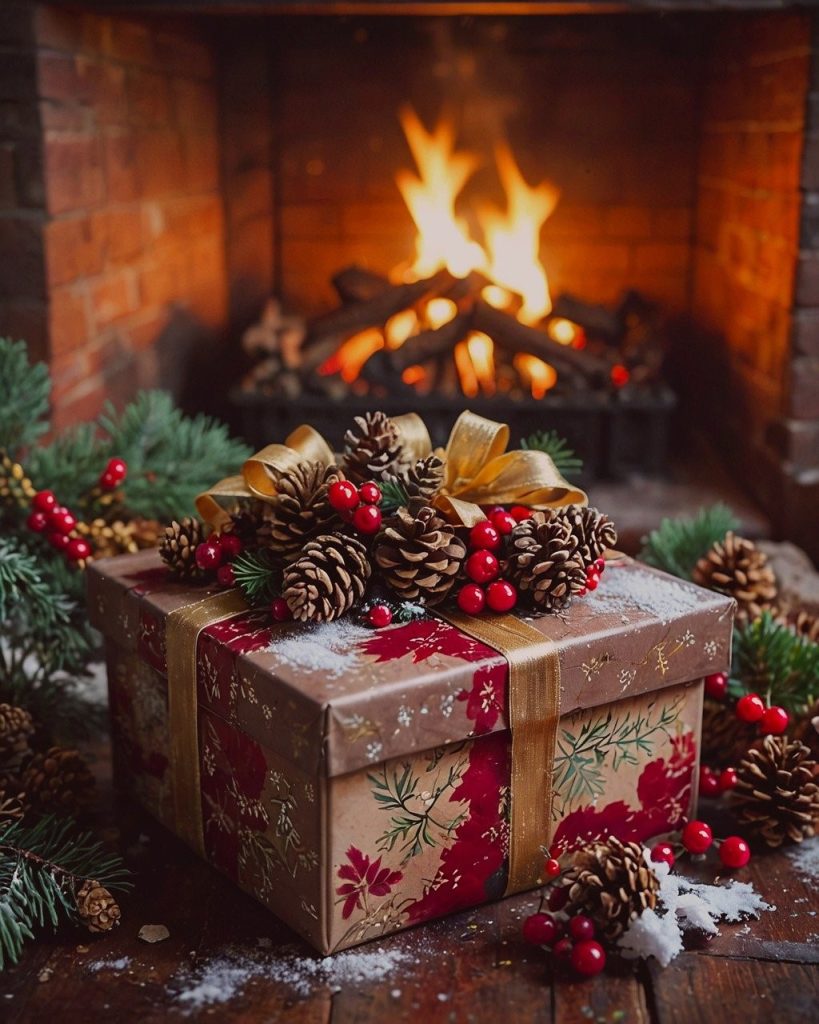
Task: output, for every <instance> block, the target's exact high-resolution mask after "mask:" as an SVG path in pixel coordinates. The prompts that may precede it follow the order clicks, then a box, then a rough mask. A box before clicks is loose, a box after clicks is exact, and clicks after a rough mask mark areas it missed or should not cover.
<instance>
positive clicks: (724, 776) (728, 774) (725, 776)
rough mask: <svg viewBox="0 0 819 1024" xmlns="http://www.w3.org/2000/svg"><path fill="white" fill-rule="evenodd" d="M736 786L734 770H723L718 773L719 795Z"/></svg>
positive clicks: (735, 772)
mask: <svg viewBox="0 0 819 1024" xmlns="http://www.w3.org/2000/svg"><path fill="white" fill-rule="evenodd" d="M736 784H737V770H736V768H723V769H722V771H721V772H720V773H719V791H720V793H727V792H728V790H729V789H733V788H734V786H736Z"/></svg>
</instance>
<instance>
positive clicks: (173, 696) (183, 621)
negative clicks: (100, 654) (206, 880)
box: [165, 590, 247, 857]
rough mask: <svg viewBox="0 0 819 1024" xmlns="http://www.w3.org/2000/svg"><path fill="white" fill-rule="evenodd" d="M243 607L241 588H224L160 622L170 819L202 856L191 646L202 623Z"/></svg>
mask: <svg viewBox="0 0 819 1024" xmlns="http://www.w3.org/2000/svg"><path fill="white" fill-rule="evenodd" d="M244 611H247V602H246V601H245V600H244V598H243V597H242V595H241V593H240V592H239V591H238V590H228V591H225V592H223V593H221V594H214V595H212V596H211V597H206V598H204V599H203V600H201V601H196V602H194V603H193V604H188V605H185V606H184V607H182V608H176V609H174V611H172V612H170V614H169V615H168V617H167V620H166V623H165V649H166V651H167V662H168V724H169V729H170V744H171V749H170V754H171V757H170V769H171V795H172V798H173V808H174V821H175V823H176V831H177V834H178V835H179V837H180V838H181V839H184V840H185V842H186V843H188V844H189V845H190V846H192V847H193V849H194V850H196V852H197V853H198V854H200V856H202V857H204V856H205V837H204V831H203V826H202V786H201V780H200V777H199V728H198V718H199V715H198V709H197V700H196V648H197V644H198V642H199V634H200V633H201V632H202V630H203V629H207V627H208V626H212V625H213V624H214V623H215V622H219V621H221V620H222V619H229V618H231V617H232V616H234V615H239V614H240V613H241V612H244Z"/></svg>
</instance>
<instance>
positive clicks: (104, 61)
mask: <svg viewBox="0 0 819 1024" xmlns="http://www.w3.org/2000/svg"><path fill="white" fill-rule="evenodd" d="M34 32H35V43H36V79H37V95H38V97H39V114H40V118H41V122H42V132H43V134H42V147H43V149H42V152H43V161H44V168H45V183H46V189H45V223H44V227H43V244H44V256H45V260H44V265H45V276H46V284H47V289H48V336H49V345H50V360H51V366H52V370H53V373H54V378H55V388H54V394H53V404H54V409H55V422H56V425H57V426H60V425H61V424H63V423H68V422H73V421H76V420H78V419H85V418H86V417H88V416H90V415H93V414H94V413H95V412H96V411H97V410H98V409H99V408H100V406H101V404H102V402H103V401H104V400H105V399H106V398H113V399H114V400H116V401H122V400H124V399H125V398H127V397H129V396H130V395H131V394H132V393H133V392H134V391H135V390H136V389H137V388H139V387H143V386H151V385H155V384H161V385H163V386H170V387H171V388H178V387H179V386H180V385H181V374H182V373H183V372H184V362H185V360H186V357H189V356H190V355H191V353H192V350H193V349H194V348H196V347H197V346H198V345H200V344H201V343H202V342H203V340H205V339H206V338H207V337H208V336H209V335H211V334H212V333H213V332H214V331H215V330H217V329H220V328H222V327H223V326H224V323H225V319H226V311H227V291H226V278H225V251H224V215H223V206H222V197H221V191H220V148H219V127H218V99H217V87H216V74H215V68H214V61H213V57H212V54H211V47H210V45H209V44H208V42H207V41H206V39H204V38H203V37H199V36H198V35H197V33H196V31H195V30H193V29H192V28H191V27H190V26H188V27H186V28H184V29H182V28H180V27H177V26H175V25H173V24H170V23H166V22H152V21H144V22H137V21H131V20H128V19H126V18H119V17H106V16H101V15H95V14H90V13H82V14H79V13H76V12H59V11H58V10H56V9H53V8H49V7H45V6H41V7H38V8H37V10H36V12H35V20H34Z"/></svg>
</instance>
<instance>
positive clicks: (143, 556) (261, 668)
mask: <svg viewBox="0 0 819 1024" xmlns="http://www.w3.org/2000/svg"><path fill="white" fill-rule="evenodd" d="M88 588H89V609H90V615H91V620H92V623H93V624H94V625H95V626H96V627H97V628H98V629H99V630H101V631H102V632H103V633H104V634H105V635H106V636H107V637H108V638H109V639H110V640H112V641H113V642H115V643H116V644H118V645H119V646H120V647H122V648H125V649H127V650H135V651H136V652H137V653H138V654H139V656H140V657H141V658H143V659H144V660H146V661H148V662H149V663H150V664H151V665H153V667H154V668H155V669H156V670H157V672H159V673H160V674H165V672H166V668H165V622H166V619H167V616H168V614H169V613H170V612H172V611H174V610H175V609H178V608H181V607H183V606H185V605H189V604H191V603H193V602H195V601H200V600H202V599H203V598H204V597H207V596H208V595H211V594H215V593H217V592H218V591H217V590H216V589H214V588H208V587H202V586H196V585H192V584H182V583H179V582H174V581H173V580H172V579H171V578H170V577H169V576H168V574H167V573H166V571H165V570H164V567H163V566H162V563H161V561H160V559H159V556H158V554H157V553H156V552H153V551H152V552H140V553H138V554H135V555H122V556H119V557H117V558H109V559H102V560H99V561H96V562H93V563H92V564H91V565H90V566H89V569H88ZM734 608H735V603H734V601H733V600H731V599H729V598H726V597H724V596H722V595H720V594H716V593H713V592H711V591H708V590H703V589H702V588H700V587H696V586H694V585H693V584H691V583H688V582H684V581H681V580H678V579H676V578H674V577H671V576H668V575H667V574H665V573H662V572H659V571H658V570H655V569H652V568H649V567H648V566H645V565H642V564H640V563H638V562H635V561H632V560H630V559H625V560H623V561H622V562H620V563H618V564H612V565H611V566H609V567H608V568H607V570H606V572H605V573H604V575H603V578H602V581H601V584H600V586H599V588H598V589H597V590H596V591H595V592H594V593H591V594H589V595H588V596H587V597H585V598H583V599H581V600H576V601H575V602H574V603H573V605H572V606H571V607H570V608H569V609H568V610H567V611H566V612H565V613H564V614H555V615H546V616H541V617H539V618H531V619H528V620H527V621H529V622H530V624H532V625H534V626H535V627H536V628H537V630H539V631H540V632H541V633H542V634H543V635H544V636H545V637H548V638H549V639H550V640H552V641H553V642H554V644H555V645H556V646H557V650H558V655H559V661H560V689H561V694H560V708H561V713H562V714H567V713H570V712H572V711H575V710H577V709H579V708H588V707H593V706H598V705H603V704H608V703H611V702H612V701H616V700H619V699H621V698H624V697H630V696H635V695H637V694H641V693H647V692H649V691H653V690H660V689H663V688H665V687H667V686H672V685H674V684H676V683H681V682H688V681H691V680H695V679H699V678H701V677H702V676H704V675H707V674H709V673H712V672H718V671H723V670H725V669H727V667H728V666H729V665H730V660H731V635H732V627H733V616H734ZM507 674H508V667H507V663H506V660H505V658H504V657H503V656H502V655H501V654H499V653H498V652H497V651H495V650H493V649H492V648H491V647H489V646H487V645H486V644H484V643H482V642H480V641H479V640H476V639H473V638H472V637H470V636H467V635H466V634H465V633H464V632H462V631H461V630H460V629H458V628H456V627H455V626H454V625H451V624H450V623H449V622H447V621H445V620H444V619H443V618H440V617H438V616H436V615H435V614H434V612H432V613H430V614H429V615H428V616H426V617H424V618H421V619H417V620H415V621H412V622H408V623H403V624H394V625H392V626H389V627H387V628H384V629H380V630H371V629H368V628H365V627H363V626H359V625H357V624H356V623H354V622H352V621H351V620H349V619H347V620H341V621H338V622H332V623H324V624H318V625H302V624H297V623H292V622H291V623H283V624H272V623H271V622H270V618H269V615H268V614H267V613H266V612H265V611H264V610H258V609H257V610H249V611H246V612H243V613H241V614H238V615H234V616H233V617H232V618H229V619H226V620H224V621H221V622H218V623H216V624H215V625H212V626H209V627H207V628H206V629H205V630H204V631H203V632H202V634H201V635H200V638H199V643H198V645H197V687H198V701H199V704H200V706H204V707H207V708H208V709H209V710H210V711H211V712H213V713H214V714H217V715H220V716H222V717H224V718H226V719H229V720H232V721H236V722H238V723H239V725H240V727H241V728H242V729H243V730H244V731H246V732H247V733H248V734H249V735H250V736H252V737H253V738H254V739H256V740H257V741H258V742H260V743H262V744H263V745H265V746H267V747H269V748H270V749H272V750H274V751H275V752H276V753H278V754H280V755H281V756H284V757H286V758H287V759H288V760H291V761H292V762H294V763H295V764H297V765H299V766H300V767H302V768H304V769H305V770H307V771H309V772H313V773H316V772H323V773H325V774H327V775H330V776H334V775H341V774H344V773H346V772H350V771H354V770H357V769H360V768H362V767H364V766H366V765H368V764H373V763H377V762H380V761H384V760H387V759H389V758H394V757H401V756H406V755H409V754H411V753H413V752H417V751H423V750H430V749H433V748H436V747H440V746H445V745H447V744H450V743H453V742H457V741H461V740H464V739H467V738H469V737H471V736H474V735H478V734H485V733H489V732H495V731H499V730H503V729H506V728H507V727H508V723H507V706H506V703H507V702H506V679H507Z"/></svg>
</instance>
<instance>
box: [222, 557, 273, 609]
mask: <svg viewBox="0 0 819 1024" xmlns="http://www.w3.org/2000/svg"><path fill="white" fill-rule="evenodd" d="M233 577H234V580H235V581H236V586H237V587H239V589H240V590H241V591H242V594H243V595H244V597H245V600H246V601H247V602H248V603H249V604H252V605H261V604H265V603H268V602H270V601H272V600H273V598H274V597H278V596H279V595H280V594H281V584H282V570H281V564H280V563H279V561H278V559H277V558H276V557H275V556H274V555H273V554H272V553H271V552H270V551H268V550H267V548H259V549H258V550H257V551H246V552H243V553H242V554H241V555H239V557H238V558H237V559H236V561H235V562H234V563H233Z"/></svg>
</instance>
